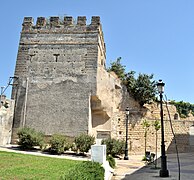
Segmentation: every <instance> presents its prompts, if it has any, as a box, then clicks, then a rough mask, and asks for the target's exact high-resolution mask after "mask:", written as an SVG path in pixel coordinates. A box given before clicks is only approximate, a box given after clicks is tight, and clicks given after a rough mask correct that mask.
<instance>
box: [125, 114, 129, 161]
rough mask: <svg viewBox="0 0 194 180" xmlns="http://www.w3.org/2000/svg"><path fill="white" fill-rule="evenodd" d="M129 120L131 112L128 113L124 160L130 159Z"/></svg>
mask: <svg viewBox="0 0 194 180" xmlns="http://www.w3.org/2000/svg"><path fill="white" fill-rule="evenodd" d="M128 120H129V114H126V140H125V156H124V160H129V157H128Z"/></svg>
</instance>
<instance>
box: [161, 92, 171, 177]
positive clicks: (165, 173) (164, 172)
mask: <svg viewBox="0 0 194 180" xmlns="http://www.w3.org/2000/svg"><path fill="white" fill-rule="evenodd" d="M162 99H163V96H162V92H160V116H161V136H162V137H161V170H160V177H169V172H168V170H167V163H166V154H165V144H164V119H163V107H162Z"/></svg>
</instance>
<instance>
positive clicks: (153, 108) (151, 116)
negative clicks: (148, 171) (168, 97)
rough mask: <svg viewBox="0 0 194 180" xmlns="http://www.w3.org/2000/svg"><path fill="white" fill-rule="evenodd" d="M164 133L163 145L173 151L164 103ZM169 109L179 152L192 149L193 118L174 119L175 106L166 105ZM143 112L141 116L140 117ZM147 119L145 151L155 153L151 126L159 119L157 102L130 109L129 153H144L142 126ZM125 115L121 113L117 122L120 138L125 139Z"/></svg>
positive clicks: (154, 134)
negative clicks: (147, 128) (148, 125)
mask: <svg viewBox="0 0 194 180" xmlns="http://www.w3.org/2000/svg"><path fill="white" fill-rule="evenodd" d="M163 107H164V133H165V147H166V151H167V153H175V152H176V151H175V144H174V141H175V140H174V136H173V133H172V130H171V125H170V120H169V117H168V112H167V109H166V106H165V104H164V106H163ZM168 109H169V111H170V116H171V120H172V127H173V130H174V133H175V136H176V140H177V145H178V150H179V152H189V151H191V150H193V146H192V145H191V143H190V142H189V140H190V134H189V131H190V127H191V126H192V125H193V124H194V120H191V118H188V119H185V120H182V119H174V117H176V116H174V115H175V114H176V113H177V112H176V108H175V107H174V106H172V105H168ZM142 114H143V118H142ZM144 120H147V121H148V123H149V124H150V127H149V130H148V133H147V151H150V152H153V153H155V151H156V130H155V128H154V126H153V124H154V122H155V121H156V120H158V121H159V122H161V120H160V107H159V105H157V104H151V105H147V108H143V109H139V110H137V111H131V112H130V115H129V129H128V131H129V152H130V153H131V154H144V151H145V138H144V135H145V129H144V128H143V125H142V123H143V121H144ZM125 122H126V117H125V115H124V114H123V117H122V118H121V120H120V122H119V124H120V129H119V131H120V132H122V133H120V137H119V138H121V139H125V132H126V128H125V127H126V126H125ZM157 136H158V140H157V151H158V152H160V151H161V149H160V146H161V129H159V130H158V131H157Z"/></svg>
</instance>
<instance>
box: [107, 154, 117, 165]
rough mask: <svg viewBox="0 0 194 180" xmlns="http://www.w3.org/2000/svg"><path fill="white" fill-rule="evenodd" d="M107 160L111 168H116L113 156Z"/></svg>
mask: <svg viewBox="0 0 194 180" xmlns="http://www.w3.org/2000/svg"><path fill="white" fill-rule="evenodd" d="M106 160H107V161H108V162H109V165H110V167H111V168H115V166H116V162H115V159H114V158H113V157H112V156H111V155H108V156H106Z"/></svg>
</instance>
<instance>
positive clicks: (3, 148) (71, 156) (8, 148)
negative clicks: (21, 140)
mask: <svg viewBox="0 0 194 180" xmlns="http://www.w3.org/2000/svg"><path fill="white" fill-rule="evenodd" d="M0 151H7V152H16V153H21V154H29V155H36V156H47V157H53V158H60V159H72V160H80V161H88V160H90V159H91V157H90V155H88V156H79V155H77V156H76V155H75V154H74V153H66V154H62V155H51V154H49V153H46V152H41V151H22V150H19V149H18V148H17V145H7V146H0Z"/></svg>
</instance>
